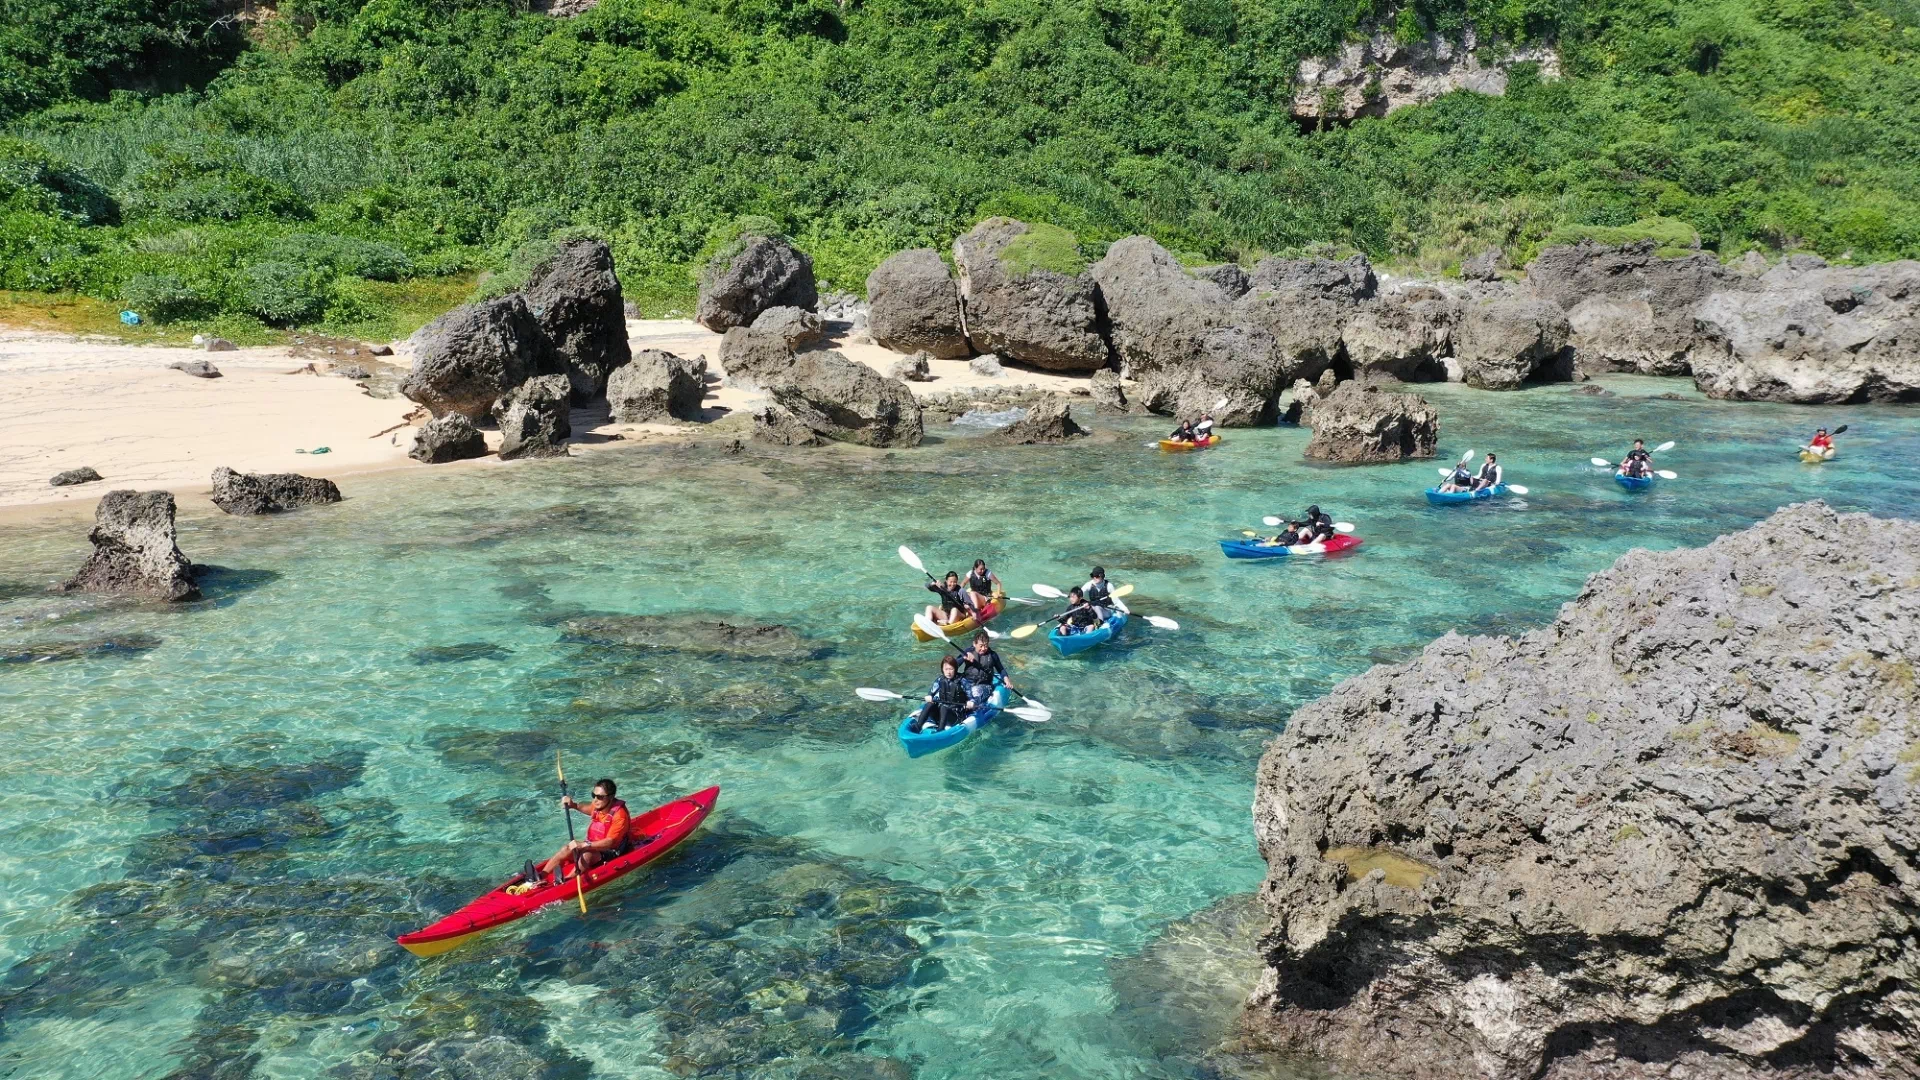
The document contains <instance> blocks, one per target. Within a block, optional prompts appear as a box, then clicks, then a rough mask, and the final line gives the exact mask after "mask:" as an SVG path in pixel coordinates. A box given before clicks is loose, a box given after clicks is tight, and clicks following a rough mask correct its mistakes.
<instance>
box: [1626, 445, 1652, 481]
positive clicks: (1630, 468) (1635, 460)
mask: <svg viewBox="0 0 1920 1080" xmlns="http://www.w3.org/2000/svg"><path fill="white" fill-rule="evenodd" d="M1619 468H1620V475H1622V476H1639V477H1644V476H1647V475H1650V474H1651V473H1652V472H1653V455H1652V454H1650V453H1648V452H1647V441H1646V440H1645V439H1635V440H1633V449H1631V450H1629V451H1627V456H1626V460H1624V461H1622V462H1621V463H1620V466H1619Z"/></svg>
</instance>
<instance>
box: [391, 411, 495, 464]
mask: <svg viewBox="0 0 1920 1080" xmlns="http://www.w3.org/2000/svg"><path fill="white" fill-rule="evenodd" d="M486 454H487V437H486V436H484V435H482V434H480V429H479V428H477V427H474V426H473V421H471V420H469V419H467V418H466V417H465V416H463V415H461V414H460V413H448V414H447V415H445V416H437V417H435V418H433V419H432V420H429V421H427V422H426V423H425V424H422V425H421V426H420V430H418V431H416V432H414V434H413V448H412V449H410V450H408V451H407V456H408V457H410V458H412V459H413V460H415V461H422V462H425V463H427V464H428V465H444V464H446V463H447V462H449V461H465V460H466V459H468V458H477V457H485V456H486Z"/></svg>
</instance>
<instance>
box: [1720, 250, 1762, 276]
mask: <svg viewBox="0 0 1920 1080" xmlns="http://www.w3.org/2000/svg"><path fill="white" fill-rule="evenodd" d="M1729 269H1731V270H1733V271H1734V272H1735V273H1737V274H1742V275H1745V276H1746V277H1755V278H1757V277H1760V276H1761V275H1763V274H1765V273H1766V272H1767V269H1768V267H1767V257H1766V256H1765V255H1762V254H1760V253H1759V252H1757V251H1749V252H1747V253H1746V254H1745V255H1742V256H1740V260H1739V261H1738V262H1736V263H1734V264H1733V265H1732V266H1731V267H1729Z"/></svg>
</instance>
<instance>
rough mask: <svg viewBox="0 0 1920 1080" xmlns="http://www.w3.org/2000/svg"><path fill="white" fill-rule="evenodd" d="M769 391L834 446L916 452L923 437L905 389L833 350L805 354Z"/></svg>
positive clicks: (770, 384) (915, 409)
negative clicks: (913, 448) (912, 448)
mask: <svg viewBox="0 0 1920 1080" xmlns="http://www.w3.org/2000/svg"><path fill="white" fill-rule="evenodd" d="M766 390H767V393H768V395H769V396H771V397H772V398H773V403H774V404H775V405H777V406H779V408H780V409H782V410H784V411H785V412H786V413H787V414H788V415H789V416H791V417H792V418H793V419H794V420H796V421H798V422H799V423H800V424H801V425H803V426H805V427H806V428H807V429H808V430H810V431H812V432H813V433H814V434H816V435H819V436H820V437H822V438H826V439H831V440H833V441H834V442H850V443H858V444H860V445H862V446H888V447H898V446H918V445H920V440H921V438H922V437H923V435H924V434H925V431H924V429H923V427H922V421H921V415H920V404H919V403H918V402H917V401H915V400H914V398H913V391H912V390H909V389H907V384H906V383H903V382H901V381H900V380H898V379H889V378H886V377H885V376H883V375H881V374H880V373H879V372H877V371H875V370H873V369H872V368H870V367H868V366H867V365H865V364H861V363H856V362H855V361H852V360H849V359H847V358H846V357H845V356H843V355H842V354H840V353H838V352H834V351H832V350H816V351H813V352H806V353H801V354H800V355H799V356H797V357H795V358H794V361H793V363H792V364H791V365H790V366H788V367H787V368H786V369H785V370H783V371H781V372H780V373H779V374H778V375H776V376H774V377H773V378H771V379H770V380H769V381H768V382H767V383H766ZM772 419H773V420H775V421H778V420H779V419H780V418H779V417H777V416H775V417H773V418H772ZM757 431H758V428H756V432H757Z"/></svg>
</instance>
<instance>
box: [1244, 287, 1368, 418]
mask: <svg viewBox="0 0 1920 1080" xmlns="http://www.w3.org/2000/svg"><path fill="white" fill-rule="evenodd" d="M1377 287H1378V281H1377V280H1376V279H1375V277H1374V273H1373V267H1372V266H1371V265H1370V264H1369V263H1368V262H1367V259H1366V256H1364V255H1355V256H1353V257H1352V258H1349V259H1346V260H1344V261H1340V262H1335V261H1333V260H1331V259H1280V258H1267V259H1262V260H1260V262H1259V263H1258V264H1257V265H1255V266H1254V268H1253V274H1252V276H1251V288H1250V290H1249V291H1248V292H1247V294H1246V295H1245V296H1243V297H1241V298H1240V300H1239V301H1237V302H1236V303H1235V304H1234V318H1235V320H1236V322H1237V323H1238V324H1240V325H1243V326H1247V327H1254V328H1258V329H1260V330H1263V331H1265V332H1266V333H1267V334H1269V335H1271V336H1272V338H1273V341H1274V347H1275V353H1274V356H1275V359H1276V366H1275V382H1274V385H1275V387H1276V392H1277V391H1278V389H1281V388H1284V387H1286V386H1289V385H1291V384H1292V383H1293V382H1294V380H1296V379H1308V380H1313V379H1317V378H1319V377H1320V375H1321V373H1322V372H1325V371H1328V370H1330V369H1332V368H1333V367H1335V366H1336V365H1337V364H1339V363H1342V362H1343V361H1344V359H1345V348H1346V347H1345V343H1344V340H1343V334H1344V333H1345V330H1346V325H1347V323H1348V321H1349V320H1351V319H1352V318H1353V317H1354V315H1355V314H1356V313H1357V312H1358V311H1359V310H1360V307H1361V304H1362V303H1363V302H1365V301H1368V300H1370V299H1371V298H1372V297H1373V296H1374V293H1375V291H1376V289H1377Z"/></svg>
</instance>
